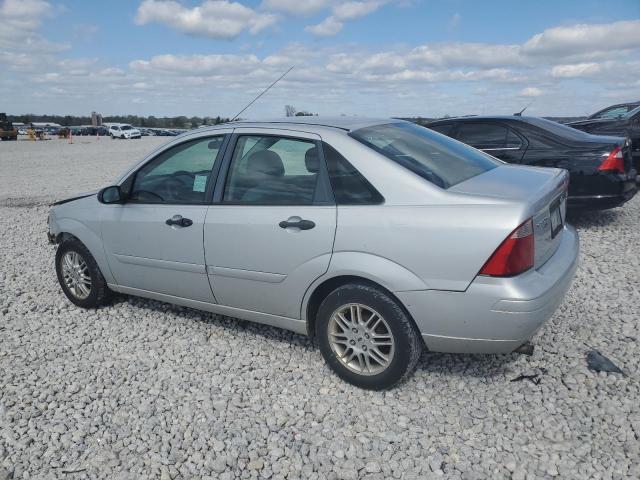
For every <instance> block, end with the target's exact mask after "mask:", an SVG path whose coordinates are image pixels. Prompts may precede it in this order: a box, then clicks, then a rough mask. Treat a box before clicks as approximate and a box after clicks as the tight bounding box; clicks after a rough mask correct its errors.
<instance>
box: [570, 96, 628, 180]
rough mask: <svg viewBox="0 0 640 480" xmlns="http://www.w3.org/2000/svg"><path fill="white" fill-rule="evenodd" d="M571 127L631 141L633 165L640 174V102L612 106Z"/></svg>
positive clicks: (571, 124) (572, 124)
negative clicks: (621, 137) (624, 137)
mask: <svg viewBox="0 0 640 480" xmlns="http://www.w3.org/2000/svg"><path fill="white" fill-rule="evenodd" d="M567 125H569V126H570V127H573V128H577V129H578V130H582V131H583V132H587V133H593V134H597V135H618V136H626V137H629V138H630V139H631V146H632V154H633V163H634V166H635V169H636V171H637V172H638V173H640V102H631V103H621V104H618V105H611V106H610V107H607V108H605V109H603V110H600V111H599V112H596V113H594V114H593V115H590V116H589V117H587V119H586V120H578V121H575V122H570V123H567Z"/></svg>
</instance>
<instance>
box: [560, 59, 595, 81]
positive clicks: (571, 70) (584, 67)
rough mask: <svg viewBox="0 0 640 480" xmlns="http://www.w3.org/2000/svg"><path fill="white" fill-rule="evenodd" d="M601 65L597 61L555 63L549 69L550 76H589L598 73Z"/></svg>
mask: <svg viewBox="0 0 640 480" xmlns="http://www.w3.org/2000/svg"><path fill="white" fill-rule="evenodd" d="M601 70H602V67H601V66H600V64H598V63H594V62H590V63H576V64H569V65H556V66H555V67H553V68H552V69H551V76H552V77H556V78H575V77H589V76H592V75H595V74H597V73H600V71H601Z"/></svg>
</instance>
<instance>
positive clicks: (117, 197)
mask: <svg viewBox="0 0 640 480" xmlns="http://www.w3.org/2000/svg"><path fill="white" fill-rule="evenodd" d="M124 200H125V196H124V194H123V192H122V190H121V189H120V186H119V185H111V186H110V187H105V188H103V189H102V190H100V191H99V192H98V201H99V202H100V203H104V204H107V205H108V204H112V203H124Z"/></svg>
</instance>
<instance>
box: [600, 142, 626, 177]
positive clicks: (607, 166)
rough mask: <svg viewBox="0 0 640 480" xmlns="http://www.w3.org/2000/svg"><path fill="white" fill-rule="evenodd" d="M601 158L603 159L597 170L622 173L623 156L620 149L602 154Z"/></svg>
mask: <svg viewBox="0 0 640 480" xmlns="http://www.w3.org/2000/svg"><path fill="white" fill-rule="evenodd" d="M602 156H603V157H605V159H604V160H603V161H602V163H601V164H600V166H599V167H598V170H601V171H608V172H619V173H624V156H623V155H622V148H621V147H616V148H614V149H613V150H612V151H611V153H603V154H602Z"/></svg>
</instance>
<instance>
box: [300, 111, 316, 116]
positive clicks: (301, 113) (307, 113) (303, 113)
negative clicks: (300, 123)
mask: <svg viewBox="0 0 640 480" xmlns="http://www.w3.org/2000/svg"><path fill="white" fill-rule="evenodd" d="M315 115H317V113H309V112H297V113H296V117H313V116H315Z"/></svg>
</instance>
